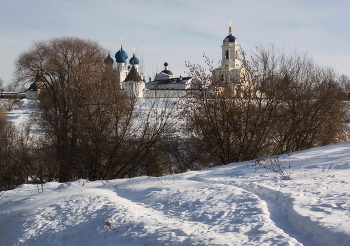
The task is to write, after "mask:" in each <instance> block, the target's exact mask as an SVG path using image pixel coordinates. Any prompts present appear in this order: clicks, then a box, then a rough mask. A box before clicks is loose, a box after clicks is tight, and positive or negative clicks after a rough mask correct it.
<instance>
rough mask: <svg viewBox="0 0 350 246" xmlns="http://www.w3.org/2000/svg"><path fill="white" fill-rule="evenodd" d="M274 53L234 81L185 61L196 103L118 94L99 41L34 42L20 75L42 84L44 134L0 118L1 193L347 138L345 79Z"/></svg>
mask: <svg viewBox="0 0 350 246" xmlns="http://www.w3.org/2000/svg"><path fill="white" fill-rule="evenodd" d="M277 53H278V52H276V51H275V50H274V49H273V48H270V49H262V48H261V49H257V51H256V53H255V55H254V56H253V57H252V58H251V59H250V61H249V62H248V61H246V60H245V59H243V61H242V63H243V69H244V71H245V72H244V76H242V78H241V79H240V80H239V81H233V82H234V85H232V84H227V83H223V82H220V81H211V68H210V67H209V72H206V71H205V70H204V69H203V68H202V67H199V66H195V65H191V64H188V68H189V71H190V76H193V77H195V80H196V81H197V83H199V84H200V85H201V86H200V89H198V90H197V91H196V92H195V93H194V94H193V96H192V97H191V98H186V99H183V100H174V99H168V100H166V99H148V100H146V99H142V100H140V99H135V98H130V97H128V96H127V95H125V94H124V93H123V91H122V90H120V88H119V86H118V85H117V84H116V83H115V79H116V78H115V75H114V74H113V73H112V71H111V70H109V69H107V68H106V67H105V66H104V63H103V61H104V59H105V51H104V50H103V49H102V48H101V47H100V46H99V45H98V44H97V43H95V42H92V41H89V40H81V39H76V38H59V39H53V40H50V41H46V42H39V43H35V44H34V45H33V47H32V48H31V49H30V50H29V51H28V52H25V53H23V54H22V55H21V56H20V57H19V59H18V60H17V63H16V66H17V72H16V75H17V83H18V84H26V83H28V82H30V81H34V79H35V78H37V80H40V82H41V93H40V94H39V100H40V109H39V110H38V113H37V114H36V115H35V116H34V117H35V120H36V123H37V124H39V125H40V126H41V129H42V133H41V134H40V135H39V136H36V135H35V136H33V137H31V134H30V133H29V130H28V129H22V130H21V131H19V130H18V129H15V128H14V127H13V126H12V125H11V124H10V123H9V122H8V121H7V120H6V118H5V115H4V114H3V113H2V112H0V140H1V142H0V157H1V158H0V185H1V187H0V188H1V190H5V189H10V188H13V187H15V186H16V185H19V184H22V183H25V182H28V180H29V179H33V178H35V179H36V181H37V182H46V181H52V180H59V181H60V182H67V181H72V180H76V179H80V178H84V179H88V180H99V179H102V180H106V179H115V178H125V177H134V176H139V175H151V176H160V175H164V174H168V173H173V172H184V171H186V170H188V169H201V168H206V167H211V166H215V165H222V164H227V163H230V162H237V161H244V160H251V159H255V158H258V157H265V156H270V155H278V154H283V153H289V152H292V151H297V150H303V149H307V148H311V147H315V146H322V145H327V144H331V143H335V142H340V141H344V139H346V129H345V124H344V121H345V117H346V110H347V109H346V105H345V102H344V101H345V100H344V99H345V95H346V93H345V92H346V89H347V88H346V86H348V84H349V83H348V79H347V78H346V77H344V76H341V77H338V76H337V75H336V74H335V73H334V71H332V70H330V69H323V68H319V67H317V66H316V65H315V64H313V62H312V61H311V60H309V59H308V58H307V57H306V56H299V55H292V56H286V55H284V54H280V53H278V55H276V54H277ZM225 76H228V75H227V74H226V75H225ZM247 81H249V83H247ZM213 82H214V83H213ZM214 85H215V86H214Z"/></svg>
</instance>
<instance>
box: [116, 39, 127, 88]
mask: <svg viewBox="0 0 350 246" xmlns="http://www.w3.org/2000/svg"><path fill="white" fill-rule="evenodd" d="M114 57H115V62H116V63H117V66H116V70H115V73H116V74H117V80H118V82H119V83H120V86H121V82H123V81H124V80H125V78H126V76H127V75H128V73H129V71H128V69H127V67H126V59H128V54H127V53H126V52H125V51H124V50H123V45H122V43H121V40H120V49H119V50H118V52H117V53H115V56H114Z"/></svg>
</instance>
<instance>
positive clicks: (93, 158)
mask: <svg viewBox="0 0 350 246" xmlns="http://www.w3.org/2000/svg"><path fill="white" fill-rule="evenodd" d="M104 54H105V52H104V50H103V49H102V48H101V47H100V46H99V45H98V44H97V43H95V42H92V41H87V40H81V39H77V38H58V39H53V40H50V41H46V42H39V43H35V44H34V46H33V47H32V49H31V50H30V51H28V52H26V53H24V54H22V55H21V56H20V57H19V59H18V61H17V63H16V66H17V78H18V79H17V81H18V82H21V83H26V82H29V81H33V80H34V78H35V76H37V75H38V74H39V77H40V80H41V83H42V87H43V90H42V91H41V93H40V94H39V99H40V103H41V115H40V119H41V126H42V128H43V129H44V131H45V133H46V136H47V139H48V140H49V143H48V144H47V146H52V147H53V152H54V153H55V161H53V160H52V161H50V162H51V163H52V164H51V165H50V167H49V168H45V169H46V170H49V173H51V174H52V173H53V172H55V171H54V170H55V168H54V167H55V166H56V164H55V162H57V165H58V167H59V175H58V176H59V181H60V182H66V181H70V180H73V179H76V178H88V179H90V180H96V179H109V178H120V177H125V176H129V177H130V176H137V175H141V174H143V173H145V172H146V170H147V165H148V164H149V162H151V159H152V158H151V156H152V155H154V154H152V151H154V150H155V149H156V148H157V144H156V143H157V142H158V141H160V140H161V139H162V138H163V135H164V133H165V132H166V131H167V129H168V127H169V124H168V123H169V121H168V119H169V116H170V114H171V112H172V108H173V106H172V104H171V103H170V102H166V101H163V102H161V101H160V100H153V101H152V100H138V99H135V98H132V97H129V96H127V95H126V94H125V92H124V91H122V90H120V86H119V84H117V82H116V74H115V73H113V70H112V69H106V67H105V66H104V63H103V61H104V58H105V55H104ZM143 103H147V106H146V107H143V105H142V104H143ZM45 142H46V141H45ZM40 149H42V150H44V148H42V147H40ZM46 151H49V152H52V150H49V149H46Z"/></svg>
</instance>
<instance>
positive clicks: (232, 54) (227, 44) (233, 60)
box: [221, 21, 241, 68]
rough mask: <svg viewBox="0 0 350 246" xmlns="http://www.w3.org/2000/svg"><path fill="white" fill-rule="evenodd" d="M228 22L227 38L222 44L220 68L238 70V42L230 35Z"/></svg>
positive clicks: (239, 64)
mask: <svg viewBox="0 0 350 246" xmlns="http://www.w3.org/2000/svg"><path fill="white" fill-rule="evenodd" d="M231 23H232V22H231V21H230V27H229V29H228V30H229V33H228V36H227V37H226V38H225V39H224V40H223V42H222V46H221V49H222V58H221V66H223V67H228V68H240V67H241V63H240V61H239V56H238V53H239V48H240V46H239V45H238V40H237V39H236V38H235V37H234V36H233V35H232V26H231Z"/></svg>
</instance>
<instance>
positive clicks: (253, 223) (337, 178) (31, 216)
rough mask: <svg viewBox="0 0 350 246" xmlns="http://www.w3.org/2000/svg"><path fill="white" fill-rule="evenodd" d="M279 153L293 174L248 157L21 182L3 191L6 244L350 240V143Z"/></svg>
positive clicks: (1, 225)
mask: <svg viewBox="0 0 350 246" xmlns="http://www.w3.org/2000/svg"><path fill="white" fill-rule="evenodd" d="M280 160H281V161H282V163H283V165H285V166H287V165H288V163H289V162H290V163H291V164H292V169H291V175H290V177H291V180H281V179H280V178H278V177H274V174H273V173H269V172H266V171H265V170H257V171H256V172H254V168H252V167H247V165H248V164H250V163H249V162H245V163H233V164H229V165H225V166H220V167H216V168H212V169H206V170H202V171H189V172H186V173H183V174H177V175H174V176H166V177H161V178H155V177H139V178H133V179H120V180H110V181H108V182H106V181H104V182H102V181H95V182H86V181H85V180H78V181H75V182H71V183H65V184H60V183H48V184H45V185H44V187H43V192H41V191H42V190H41V187H40V186H39V187H38V186H36V185H22V186H20V187H18V188H17V189H15V190H11V191H6V192H5V193H4V194H2V196H1V197H0V231H1V233H0V245H84V246H87V245H259V246H261V245H344V246H345V245H350V189H349V187H350V186H349V185H350V175H349V174H350V143H349V142H346V143H340V144H334V145H331V146H326V147H320V148H314V149H310V150H306V151H301V152H296V153H292V154H291V155H290V157H288V156H282V157H281V158H280ZM38 192H40V193H38Z"/></svg>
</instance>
